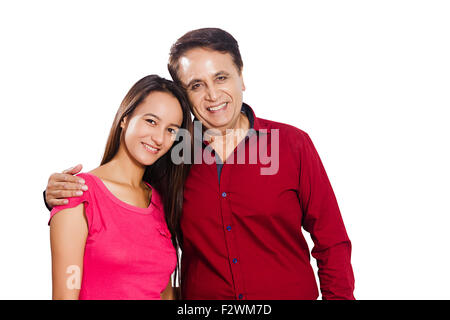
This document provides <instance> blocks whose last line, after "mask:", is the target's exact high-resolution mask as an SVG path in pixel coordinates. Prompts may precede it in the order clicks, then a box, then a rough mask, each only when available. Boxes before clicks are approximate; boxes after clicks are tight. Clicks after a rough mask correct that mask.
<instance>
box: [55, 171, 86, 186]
mask: <svg viewBox="0 0 450 320" xmlns="http://www.w3.org/2000/svg"><path fill="white" fill-rule="evenodd" d="M50 180H51V182H52V183H56V182H73V183H81V184H84V182H85V181H84V179H83V178H79V177H77V176H73V175H71V174H67V173H54V174H52V175H51V176H50Z"/></svg>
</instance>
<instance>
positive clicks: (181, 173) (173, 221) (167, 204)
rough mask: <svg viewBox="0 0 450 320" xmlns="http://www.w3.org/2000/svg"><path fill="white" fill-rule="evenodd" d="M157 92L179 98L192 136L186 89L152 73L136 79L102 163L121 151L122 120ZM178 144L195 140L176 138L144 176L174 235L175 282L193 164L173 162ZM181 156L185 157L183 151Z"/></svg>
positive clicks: (118, 115)
mask: <svg viewBox="0 0 450 320" xmlns="http://www.w3.org/2000/svg"><path fill="white" fill-rule="evenodd" d="M154 91H157V92H167V93H169V94H171V95H173V96H174V97H175V98H176V99H177V100H178V101H179V103H180V105H181V109H182V112H183V122H182V124H181V127H180V128H182V129H186V130H189V132H190V135H189V136H190V137H192V132H193V129H192V120H191V113H190V108H189V101H188V99H187V97H186V95H185V92H184V90H183V89H182V88H180V87H178V86H177V85H175V84H174V83H173V82H172V81H170V80H167V79H164V78H161V77H159V76H157V75H149V76H146V77H144V78H142V79H141V80H139V81H138V82H136V83H135V84H134V85H133V87H132V88H131V89H130V91H128V93H127V95H126V96H125V98H124V99H123V101H122V103H121V104H120V107H119V110H118V111H117V113H116V117H115V118H114V122H113V125H112V127H111V131H110V133H109V137H108V140H107V142H106V148H105V153H104V154H103V159H102V161H101V165H103V164H105V163H107V162H109V161H111V159H112V158H113V157H114V156H115V155H116V154H117V151H118V150H119V146H120V143H121V141H123V132H122V128H121V127H120V123H121V122H122V120H123V119H124V118H125V117H126V116H127V115H131V114H132V113H133V111H134V110H135V109H136V107H137V106H138V105H139V104H140V103H141V102H142V101H144V99H145V98H146V97H147V96H148V95H149V94H150V93H151V92H154ZM184 138H185V135H184V136H183V139H184ZM178 143H187V145H188V146H189V147H191V146H192V139H191V141H175V142H174V144H173V145H172V147H171V148H170V149H169V150H168V151H167V153H166V154H164V155H163V156H161V157H160V158H159V159H158V160H157V161H155V163H153V164H152V165H150V166H148V167H147V168H146V170H145V173H144V177H143V180H144V181H146V182H148V183H150V184H151V185H152V187H153V188H155V189H156V190H157V191H158V193H159V194H160V195H161V198H162V202H163V206H164V213H165V218H166V222H167V227H168V228H169V231H170V233H171V235H172V243H173V246H174V247H175V250H176V252H177V267H176V269H175V277H174V279H175V281H176V280H178V277H177V276H178V275H179V267H180V263H179V259H178V252H179V249H182V233H181V228H180V217H181V212H182V208H183V186H184V182H185V181H186V178H187V175H188V172H189V167H190V165H189V164H188V163H181V164H178V165H176V164H174V163H173V162H172V160H171V157H170V154H171V152H172V148H174V147H175V146H176V145H177V144H178ZM179 155H180V156H184V155H183V154H182V153H180V154H179Z"/></svg>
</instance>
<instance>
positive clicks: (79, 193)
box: [75, 191, 83, 196]
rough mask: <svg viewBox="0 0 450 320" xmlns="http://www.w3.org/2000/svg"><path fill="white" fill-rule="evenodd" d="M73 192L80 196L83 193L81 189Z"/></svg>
mask: <svg viewBox="0 0 450 320" xmlns="http://www.w3.org/2000/svg"><path fill="white" fill-rule="evenodd" d="M75 194H76V195H77V196H82V195H83V191H77V192H75Z"/></svg>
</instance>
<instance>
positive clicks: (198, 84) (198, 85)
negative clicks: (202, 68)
mask: <svg viewBox="0 0 450 320" xmlns="http://www.w3.org/2000/svg"><path fill="white" fill-rule="evenodd" d="M198 88H200V83H196V84H194V85H192V87H191V90H195V89H198Z"/></svg>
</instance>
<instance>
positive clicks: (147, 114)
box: [144, 113, 181, 128]
mask: <svg viewBox="0 0 450 320" xmlns="http://www.w3.org/2000/svg"><path fill="white" fill-rule="evenodd" d="M145 116H152V117H154V118H156V119H157V120H161V118H160V117H158V116H157V115H156V114H153V113H146V114H144V117H145ZM169 126H173V127H177V128H181V127H180V126H179V125H177V124H175V123H170V124H169Z"/></svg>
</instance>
